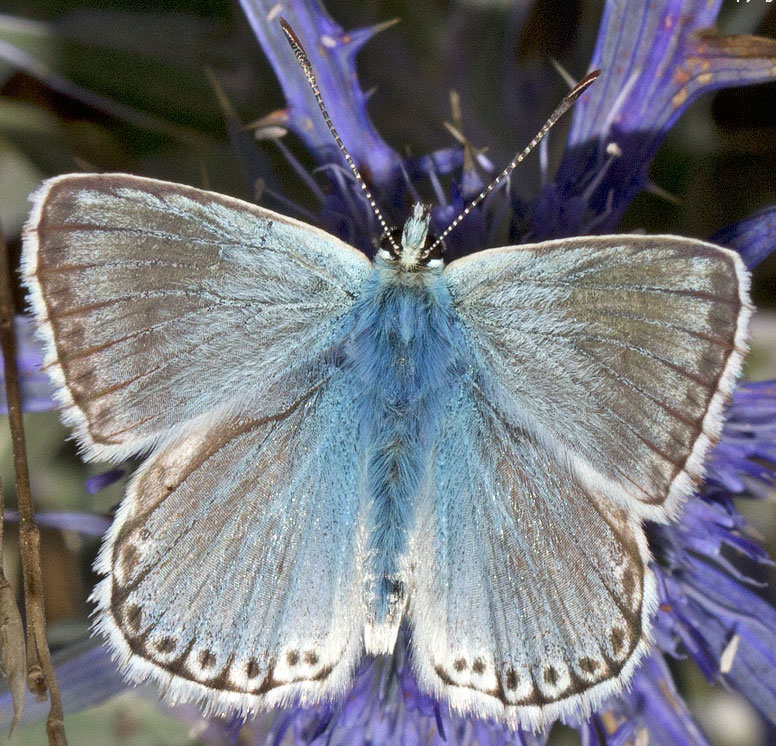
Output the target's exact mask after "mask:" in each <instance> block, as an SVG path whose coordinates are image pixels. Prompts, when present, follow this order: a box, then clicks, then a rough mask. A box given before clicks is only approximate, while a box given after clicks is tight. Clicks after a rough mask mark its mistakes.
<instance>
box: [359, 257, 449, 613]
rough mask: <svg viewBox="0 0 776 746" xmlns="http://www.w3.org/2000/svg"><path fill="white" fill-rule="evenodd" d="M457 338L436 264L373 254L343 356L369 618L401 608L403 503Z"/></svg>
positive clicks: (420, 467)
mask: <svg viewBox="0 0 776 746" xmlns="http://www.w3.org/2000/svg"><path fill="white" fill-rule="evenodd" d="M458 336H459V332H458V331H457V325H456V322H455V316H454V314H453V311H452V308H451V303H450V296H449V294H448V292H447V289H446V286H445V284H444V281H443V279H442V267H441V262H435V263H434V264H433V265H425V266H417V265H414V266H412V267H411V268H408V267H407V266H406V265H405V264H404V263H402V262H401V261H400V260H399V259H397V258H393V257H387V258H386V257H383V256H380V255H378V256H377V257H376V258H375V262H374V272H373V274H372V277H371V278H370V281H369V282H368V285H367V287H366V289H365V291H364V293H363V295H362V297H361V299H360V300H359V302H358V303H357V304H356V306H355V307H354V311H353V325H352V327H351V331H350V334H349V339H348V343H347V345H346V357H347V365H348V366H349V367H350V368H351V369H352V371H353V373H354V374H355V376H356V378H357V379H358V381H359V390H360V392H361V393H360V407H359V412H360V420H361V421H360V423H359V426H360V428H361V432H362V433H363V435H362V442H365V443H370V444H371V447H370V451H369V453H368V454H367V458H366V480H367V484H368V491H369V495H370V497H371V499H372V506H373V508H372V513H371V521H372V531H371V532H370V536H371V542H370V563H371V565H372V567H371V575H372V578H373V582H372V588H371V591H368V595H371V596H372V603H373V605H374V609H373V613H374V617H375V620H374V621H375V624H377V625H387V626H394V625H395V624H398V621H400V618H401V614H402V612H403V609H404V604H405V601H406V598H405V587H404V586H405V582H406V572H405V571H404V570H403V557H404V555H405V553H406V550H407V536H408V533H409V531H410V529H411V527H412V522H413V515H412V508H413V506H414V505H415V504H416V503H417V494H418V490H419V488H420V484H421V482H422V480H423V477H424V468H425V465H426V464H427V463H428V453H429V450H430V448H431V441H432V438H433V435H434V432H435V429H436V427H435V420H436V416H437V413H438V412H439V411H440V409H441V404H442V397H443V396H444V391H445V390H446V389H448V388H449V386H448V384H447V381H448V380H449V377H450V376H451V375H453V371H454V370H455V368H456V366H457V364H458V359H459V353H460V350H461V349H462V340H460V339H459V338H458Z"/></svg>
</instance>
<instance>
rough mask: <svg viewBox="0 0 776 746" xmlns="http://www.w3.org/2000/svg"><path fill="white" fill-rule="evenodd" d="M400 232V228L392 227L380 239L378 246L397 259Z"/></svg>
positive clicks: (399, 251)
mask: <svg viewBox="0 0 776 746" xmlns="http://www.w3.org/2000/svg"><path fill="white" fill-rule="evenodd" d="M401 233H402V231H401V228H393V229H391V230H390V231H388V232H387V233H384V234H383V237H382V238H381V239H380V248H381V249H382V250H383V251H387V252H388V253H389V254H390V255H391V257H393V258H394V259H398V258H399V254H400V253H401Z"/></svg>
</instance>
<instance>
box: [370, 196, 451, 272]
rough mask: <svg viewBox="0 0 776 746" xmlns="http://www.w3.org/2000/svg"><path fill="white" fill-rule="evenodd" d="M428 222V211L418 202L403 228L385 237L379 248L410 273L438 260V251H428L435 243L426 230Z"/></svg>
mask: <svg viewBox="0 0 776 746" xmlns="http://www.w3.org/2000/svg"><path fill="white" fill-rule="evenodd" d="M430 221H431V212H430V210H429V209H428V208H427V207H426V206H425V205H422V204H421V203H420V202H416V203H415V207H414V208H413V210H412V215H411V216H410V217H409V218H408V219H407V222H406V223H405V224H404V228H403V229H402V230H401V231H399V230H394V231H392V232H391V234H390V236H385V237H384V238H383V242H382V246H381V248H382V249H383V250H384V251H386V252H387V253H388V254H389V255H390V256H391V257H392V258H393V259H394V260H395V261H398V263H399V264H400V265H401V267H402V269H405V270H410V271H412V270H415V269H418V268H419V267H422V266H426V265H428V264H430V263H431V262H432V261H434V260H440V259H441V254H440V253H439V252H438V251H436V250H435V251H433V252H432V251H430V247H431V246H433V245H434V242H435V241H436V236H434V235H432V234H431V233H429V230H428V226H429V222H430Z"/></svg>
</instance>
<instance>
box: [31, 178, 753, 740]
mask: <svg viewBox="0 0 776 746" xmlns="http://www.w3.org/2000/svg"><path fill="white" fill-rule="evenodd" d="M456 222H457V221H454V224H453V226H454V225H455V223H456ZM453 226H451V227H453ZM428 228H429V214H428V212H427V210H426V209H425V208H424V207H423V206H422V205H416V206H415V208H414V210H413V212H412V215H411V216H410V218H409V219H408V220H407V222H406V224H405V226H404V229H403V231H402V233H401V236H400V237H398V236H397V237H393V236H392V235H391V234H387V235H386V237H385V240H384V241H383V244H382V248H381V249H380V250H379V251H378V252H377V254H376V256H375V258H374V260H373V261H370V260H369V259H367V258H366V257H365V256H364V255H363V254H361V253H360V252H358V251H357V250H355V249H353V248H352V247H350V246H348V245H347V244H345V243H343V242H342V241H340V240H339V239H337V238H335V237H334V236H332V235H329V234H328V233H326V232H324V231H322V230H319V229H317V228H315V227H312V226H310V225H307V224H305V223H302V222H299V221H297V220H293V219H291V218H288V217H284V216H283V215H279V214H276V213H274V212H270V211H269V210H266V209H263V208H260V207H257V206H255V205H252V204H248V203H245V202H241V201H239V200H236V199H232V198H229V197H225V196H222V195H218V194H213V193H210V192H205V191H201V190H199V189H194V188H191V187H187V186H182V185H178V184H170V183H165V182H161V181H154V180H151V179H145V178H140V177H136V176H129V175H121V174H105V175H94V174H73V175H67V176H62V177H58V178H54V179H51V180H49V181H47V182H45V183H44V184H43V186H42V187H41V188H40V189H39V190H38V192H37V193H36V194H35V195H34V197H33V210H32V214H31V217H30V220H29V222H28V225H27V227H26V230H25V239H24V254H23V270H24V277H25V281H26V285H27V288H28V289H29V292H30V298H31V306H32V311H33V313H34V315H35V318H36V319H37V323H38V328H39V333H40V335H41V338H42V339H43V341H44V342H45V345H46V351H47V354H46V368H47V370H48V372H49V374H50V375H51V377H52V379H53V380H54V382H55V384H56V388H57V397H58V401H59V404H60V405H61V408H62V412H63V418H64V421H65V422H66V423H67V424H68V425H69V426H71V427H72V428H73V430H74V432H75V435H76V438H77V440H78V442H79V444H80V446H81V448H82V450H83V453H84V455H85V456H86V457H87V458H89V459H104V460H110V461H121V460H124V459H126V458H128V457H131V456H137V455H139V454H149V455H148V458H147V460H146V461H145V463H144V464H143V465H142V466H141V467H140V469H139V470H138V472H137V473H136V475H135V476H134V478H133V479H132V481H131V483H130V485H129V487H128V490H127V494H126V497H125V499H124V501H123V502H122V504H121V507H120V509H119V511H118V514H117V516H116V519H115V522H114V524H113V526H112V528H111V529H110V531H109V533H108V535H107V537H106V539H105V543H104V545H103V547H102V550H101V552H100V554H99V558H98V561H97V570H98V571H99V573H100V574H101V575H102V576H103V579H102V580H101V582H100V583H99V585H98V587H97V589H96V591H95V594H94V598H95V599H96V602H97V613H98V627H99V630H100V631H101V632H102V633H103V635H104V636H105V637H106V638H107V640H108V642H109V644H110V646H111V648H112V649H113V650H114V651H115V652H116V653H117V655H118V656H119V658H120V660H121V663H122V665H123V666H124V667H125V670H126V671H127V674H128V676H129V677H130V678H131V679H133V680H138V681H139V680H145V679H147V678H150V679H153V680H155V681H156V682H158V683H159V684H160V685H161V687H162V688H163V690H164V692H165V696H166V697H167V698H168V699H169V700H170V701H194V702H198V703H199V704H201V705H202V706H203V707H204V708H205V710H206V711H207V712H211V713H212V712H215V713H226V712H239V713H243V714H248V713H254V712H257V711H259V710H261V709H263V708H266V707H270V706H274V705H283V704H287V703H291V702H301V703H316V702H319V701H322V700H327V699H334V698H336V697H338V696H340V695H342V694H343V693H344V692H345V691H346V690H347V689H348V686H349V685H350V683H351V682H352V680H353V676H354V669H355V667H356V666H357V665H358V663H359V661H360V660H361V658H362V657H363V655H364V654H365V653H368V654H374V655H380V654H390V653H391V652H392V650H393V648H394V645H395V643H396V639H397V634H398V630H399V627H400V625H401V624H402V623H403V622H405V620H406V623H407V624H408V625H409V629H410V633H411V639H412V650H413V665H414V669H415V672H416V675H417V678H418V681H419V683H420V685H421V687H422V688H423V689H424V690H425V691H427V692H429V693H431V694H433V695H434V696H436V697H441V698H444V699H445V700H446V701H448V702H449V703H450V705H451V706H452V707H453V708H455V709H458V710H460V711H462V712H465V713H473V714H476V715H477V716H480V717H494V718H497V719H499V720H501V721H502V722H503V723H505V724H506V725H508V726H510V727H517V726H522V727H524V728H532V729H541V728H543V727H544V726H545V725H546V724H547V723H548V722H550V721H551V720H553V719H555V718H557V717H566V716H571V715H574V716H579V715H584V714H586V713H588V712H589V711H590V710H591V708H595V707H597V706H598V705H599V704H600V703H601V702H602V701H603V700H604V699H605V698H606V697H608V696H610V695H611V694H614V693H617V692H619V691H621V690H622V689H623V687H624V686H626V685H627V682H628V681H629V679H630V678H631V676H632V674H633V671H634V669H635V667H636V666H637V665H638V663H639V661H640V660H641V658H642V657H643V656H644V654H645V653H646V652H647V650H648V648H649V644H650V628H651V619H652V617H653V615H654V613H655V611H656V606H657V589H656V581H655V577H654V575H653V573H652V571H651V570H650V568H649V562H650V554H649V549H648V546H647V542H646V538H645V534H644V529H643V522H644V521H646V520H650V521H658V522H666V521H669V520H671V519H672V518H675V517H676V516H677V515H678V513H679V511H680V509H681V507H682V504H683V501H684V499H685V498H686V497H687V495H688V494H689V493H690V492H691V491H692V489H693V487H694V485H695V484H697V482H698V480H699V479H701V477H702V473H703V460H704V456H705V455H706V454H707V453H708V450H709V448H710V447H711V445H712V444H713V443H714V442H715V440H716V439H717V438H718V437H719V433H720V429H721V425H722V413H723V406H724V404H725V401H726V398H727V397H728V396H729V394H730V392H731V389H732V387H733V385H734V383H735V380H736V377H737V376H738V374H739V370H740V367H741V361H742V358H743V355H744V349H745V341H746V329H747V321H748V319H749V316H750V313H751V306H750V303H749V299H748V275H747V272H746V270H745V268H744V265H743V263H742V262H741V260H740V258H739V257H738V255H737V254H735V253H734V252H732V251H728V250H726V249H723V248H720V247H717V246H713V245H711V244H707V243H703V242H701V241H695V240H690V239H683V238H677V237H672V236H637V235H619V236H617V235H613V236H598V237H581V238H573V239H564V240H559V241H548V242H544V243H539V244H532V245H521V246H508V247H504V248H499V249H491V250H488V251H482V252H480V253H478V254H475V255H472V256H469V257H466V258H464V259H459V260H457V261H454V262H452V263H450V264H445V262H444V261H443V259H442V258H440V257H439V256H438V255H437V254H438V252H437V251H436V249H438V248H439V247H440V245H441V243H440V239H437V238H434V237H432V236H430V235H429V231H428Z"/></svg>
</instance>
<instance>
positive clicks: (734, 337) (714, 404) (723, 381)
mask: <svg viewBox="0 0 776 746" xmlns="http://www.w3.org/2000/svg"><path fill="white" fill-rule="evenodd" d="M444 278H445V280H446V282H447V286H448V288H449V290H450V294H451V296H452V304H453V308H454V309H455V311H456V312H457V314H458V316H459V318H460V320H461V322H462V325H463V327H464V334H465V336H466V338H467V343H468V345H469V347H470V349H471V351H472V355H473V358H474V360H473V365H474V367H475V369H476V370H477V371H478V373H477V375H476V379H477V382H478V385H480V386H481V387H482V388H483V391H484V392H485V394H486V396H487V397H488V398H489V399H490V400H491V401H492V402H493V403H494V404H495V405H497V406H498V407H499V408H500V409H501V410H502V411H503V412H504V414H505V416H506V417H507V418H508V419H509V420H510V421H511V422H512V423H513V424H516V425H519V426H521V427H524V428H526V429H527V430H528V431H530V432H531V433H532V434H533V436H534V438H535V439H536V440H537V442H539V443H541V444H542V445H543V446H544V447H545V448H547V449H548V451H550V452H552V453H554V454H555V456H556V458H558V459H560V460H563V459H567V460H569V461H570V462H571V463H572V465H573V467H574V470H575V471H576V473H577V474H578V475H579V477H580V478H581V479H582V481H583V482H584V484H585V485H587V486H588V487H590V488H595V489H596V490H601V491H603V492H604V493H605V494H607V495H608V496H609V497H610V498H611V499H613V500H615V501H619V502H620V504H625V505H627V506H628V508H629V509H630V510H632V511H634V514H635V515H639V516H641V517H645V518H650V519H653V520H666V518H668V517H671V516H675V515H676V514H677V513H678V511H679V509H680V508H681V504H682V500H683V499H684V498H685V497H686V496H687V494H688V493H689V492H690V491H691V489H692V488H693V486H694V485H695V484H696V483H697V481H698V480H699V479H700V477H701V476H702V466H703V458H704V456H705V454H706V453H707V451H708V449H709V447H710V446H711V444H712V443H714V442H715V440H716V439H717V438H718V437H719V433H720V429H721V426H722V410H723V407H724V404H725V402H726V400H727V398H728V397H729V395H730V392H731V390H732V387H733V385H734V384H735V380H736V378H737V376H738V373H739V371H740V367H741V361H742V358H743V354H744V351H745V346H746V330H747V322H748V319H749V316H750V314H751V306H750V303H749V297H748V284H749V278H748V274H747V271H746V269H745V268H744V265H743V263H742V261H741V259H740V257H739V256H738V255H737V254H736V253H735V252H732V251H728V250H726V249H723V248H720V247H717V246H713V245H711V244H707V243H703V242H701V241H695V240H691V239H684V238H677V237H675V236H636V235H627V236H599V237H583V238H570V239H563V240H559V241H548V242H545V243H541V244H533V245H525V246H516V247H508V248H503V249H493V250H489V251H484V252H481V253H479V254H475V255H473V256H471V257H467V258H465V259H462V260H458V261H456V262H453V263H452V264H451V265H449V266H448V267H446V268H445V271H444Z"/></svg>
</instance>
